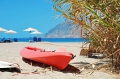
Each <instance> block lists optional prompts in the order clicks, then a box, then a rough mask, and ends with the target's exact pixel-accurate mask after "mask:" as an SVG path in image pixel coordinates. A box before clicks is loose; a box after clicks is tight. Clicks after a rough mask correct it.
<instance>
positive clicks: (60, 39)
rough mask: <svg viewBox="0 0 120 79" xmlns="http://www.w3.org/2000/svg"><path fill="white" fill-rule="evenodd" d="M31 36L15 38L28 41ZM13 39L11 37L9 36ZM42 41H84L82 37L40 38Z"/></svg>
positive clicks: (19, 40)
mask: <svg viewBox="0 0 120 79" xmlns="http://www.w3.org/2000/svg"><path fill="white" fill-rule="evenodd" d="M32 39H33V38H17V40H18V42H28V41H29V40H32ZM11 40H12V41H13V38H11ZM41 41H42V42H85V41H86V40H85V39H84V38H41Z"/></svg>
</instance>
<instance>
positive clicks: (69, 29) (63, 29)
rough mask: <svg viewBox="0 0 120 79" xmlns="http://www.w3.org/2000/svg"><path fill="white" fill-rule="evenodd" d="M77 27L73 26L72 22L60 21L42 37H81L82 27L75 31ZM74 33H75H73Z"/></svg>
mask: <svg viewBox="0 0 120 79" xmlns="http://www.w3.org/2000/svg"><path fill="white" fill-rule="evenodd" d="M75 29H76V26H72V24H70V23H66V22H64V23H60V24H58V25H56V26H55V27H54V28H52V29H51V30H49V31H48V33H46V34H45V35H43V36H42V37H44V38H69V37H71V38H79V37H80V29H78V30H77V31H75V32H74V33H73V31H74V30H75ZM72 33H73V34H72Z"/></svg>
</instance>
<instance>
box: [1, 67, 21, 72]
mask: <svg viewBox="0 0 120 79" xmlns="http://www.w3.org/2000/svg"><path fill="white" fill-rule="evenodd" d="M0 72H17V73H21V71H20V69H18V68H2V69H0Z"/></svg>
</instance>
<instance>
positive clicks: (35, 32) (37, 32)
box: [31, 30, 42, 34]
mask: <svg viewBox="0 0 120 79" xmlns="http://www.w3.org/2000/svg"><path fill="white" fill-rule="evenodd" d="M31 34H42V33H41V32H39V31H38V30H36V31H34V32H32V33H31Z"/></svg>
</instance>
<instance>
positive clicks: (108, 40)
mask: <svg viewBox="0 0 120 79" xmlns="http://www.w3.org/2000/svg"><path fill="white" fill-rule="evenodd" d="M52 1H53V2H54V5H53V7H54V10H55V11H57V12H59V13H61V16H63V17H64V18H67V19H68V20H70V21H71V22H72V24H78V27H81V28H82V29H83V31H84V33H85V34H86V38H89V39H90V46H92V47H94V48H97V49H99V52H103V53H105V54H107V55H110V56H111V58H112V65H114V67H115V68H118V67H119V68H120V53H119V52H120V51H119V50H120V46H119V45H120V0H52ZM113 59H114V60H113Z"/></svg>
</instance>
